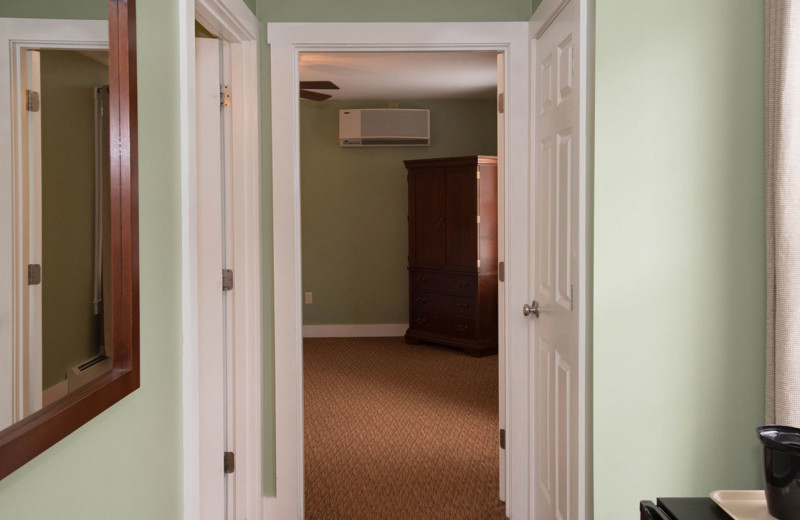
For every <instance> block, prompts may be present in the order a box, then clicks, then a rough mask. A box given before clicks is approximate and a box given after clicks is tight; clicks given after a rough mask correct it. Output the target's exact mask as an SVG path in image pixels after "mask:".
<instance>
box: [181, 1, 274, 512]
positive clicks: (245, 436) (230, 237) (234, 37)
mask: <svg viewBox="0 0 800 520" xmlns="http://www.w3.org/2000/svg"><path fill="white" fill-rule="evenodd" d="M178 7H179V12H180V19H179V28H180V35H181V45H180V78H181V184H182V190H181V191H182V200H181V213H182V293H183V319H182V321H183V383H182V386H183V453H184V465H183V466H184V468H183V470H184V471H183V477H184V478H183V483H184V484H183V487H184V514H183V517H184V519H186V520H196V519H197V518H201V515H203V514H206V511H207V507H206V504H207V502H209V501H210V503H212V504H214V503H216V504H217V505H212V506H211V508H214V507H219V504H218V498H219V497H220V496H221V497H224V496H225V494H224V486H221V487H220V486H219V482H220V479H219V474H218V473H215V471H216V468H219V470H220V471H221V468H222V461H223V458H222V452H221V451H220V450H221V447H220V446H219V445H217V443H216V442H215V441H212V440H211V439H209V436H212V437H213V436H217V438H218V434H219V432H220V431H221V432H222V433H223V437H224V434H225V433H226V432H225V430H224V426H223V424H224V419H225V416H224V415H225V414H226V413H227V416H228V418H229V419H230V422H229V425H230V428H231V429H229V430H228V431H227V433H228V439H227V441H228V447H229V449H230V448H231V447H232V448H233V450H234V452H235V454H236V464H235V466H236V468H235V472H234V475H235V479H236V485H235V486H233V488H234V490H232V492H233V493H235V495H229V497H228V503H229V507H232V508H233V509H232V510H231V511H232V512H231V514H232V515H233V517H235V518H236V519H237V520H242V519H245V518H247V519H259V518H261V508H262V485H261V384H262V381H261V342H262V339H261V232H260V221H261V209H260V208H261V201H260V192H261V188H260V175H261V172H260V171H259V153H260V152H259V146H260V141H259V116H258V108H259V103H258V99H259V90H258V78H259V70H258V69H259V68H258V34H259V23H258V20H257V19H256V18H255V15H254V14H253V13H252V11H250V9H249V8H248V7H247V6H246V5H245V4H244V2H243V1H242V0H179V4H178ZM195 20H197V21H199V22H200V23H202V24H203V26H204V27H206V28H207V29H209V30H210V31H211V32H212V33H214V34H215V35H217V37H219V38H220V40H222V41H224V42H229V43H230V45H229V48H230V62H229V63H230V67H229V73H230V76H231V79H230V87H231V99H232V102H231V106H230V107H228V110H229V112H230V116H229V119H227V120H226V126H225V130H226V133H225V135H226V141H225V143H226V148H228V150H229V153H228V154H226V157H228V158H229V159H230V160H229V162H228V163H227V166H228V168H229V170H230V174H231V175H230V178H229V179H228V180H227V183H226V198H225V200H226V211H227V215H228V217H227V218H228V219H229V220H228V223H229V227H228V229H227V233H226V234H225V239H226V244H227V246H228V252H229V253H230V256H229V257H228V258H227V259H226V260H227V264H228V266H229V267H232V268H233V271H234V273H235V275H234V278H235V283H234V290H233V291H231V292H230V293H228V294H227V295H226V296H225V299H226V300H225V304H226V306H227V310H229V311H231V312H230V313H229V322H228V324H229V327H228V329H227V330H226V331H224V335H225V337H226V338H227V340H228V342H229V345H231V346H232V347H234V348H233V351H232V352H231V353H230V354H229V356H228V358H227V361H228V365H227V373H228V376H229V379H228V381H229V383H230V385H229V386H228V392H227V399H225V400H223V399H222V395H223V393H224V391H225V388H224V386H223V378H222V377H218V376H215V377H216V378H215V379H213V380H211V381H209V380H208V378H207V377H206V376H205V374H206V373H207V372H208V371H216V372H219V373H220V374H221V365H222V362H223V358H221V357H216V356H214V357H213V358H212V356H206V355H205V354H204V352H203V351H202V350H201V349H200V348H199V341H200V340H201V338H205V337H206V336H207V334H206V331H207V327H210V329H211V330H212V331H213V329H215V327H217V324H219V323H221V319H222V315H221V314H220V315H217V317H216V318H215V319H214V320H210V319H207V320H204V319H203V318H202V316H201V306H202V304H201V286H202V285H203V284H205V283H206V282H205V281H202V280H201V277H200V269H201V265H200V263H201V262H200V260H201V256H203V255H201V254H200V248H201V244H200V240H201V239H202V235H203V234H204V230H202V227H201V226H202V223H201V221H200V218H201V217H202V215H203V214H204V213H205V212H206V210H207V208H206V205H205V203H204V202H203V200H201V197H202V196H204V195H203V193H202V191H203V189H202V188H201V187H200V178H199V177H198V175H199V174H200V172H199V171H198V158H197V155H196V154H197V152H198V149H200V148H202V145H201V144H200V142H202V141H205V140H207V139H208V137H207V136H204V135H203V134H205V132H206V130H207V129H209V128H211V131H212V132H213V131H214V129H213V127H207V126H206V125H204V126H199V125H198V121H199V120H198V118H197V114H196V104H197V96H196V94H197V93H196V85H195V81H196V74H195V69H196V67H195V34H194V33H195ZM214 90H215V103H216V105H215V106H216V112H215V113H216V130H217V131H219V129H220V117H219V114H220V113H219V81H218V80H217V84H216V87H215V88H214ZM211 140H213V138H211ZM219 146H220V142H219V140H217V141H216V147H217V149H219ZM216 164H217V167H218V168H219V162H218V163H216ZM217 181H218V182H217V183H216V188H217V193H218V194H219V191H220V189H221V186H222V185H221V182H220V181H219V178H217ZM220 201H221V199H217V205H218V206H219V203H220ZM212 209H213V207H212ZM217 226H218V227H219V226H220V221H219V220H218V221H217ZM217 244H220V242H218V243H217ZM217 261H218V263H219V265H220V269H221V264H222V263H221V259H220V257H217ZM209 273H210V270H209ZM211 276H212V278H211V280H212V281H213V282H214V283H216V284H217V285H218V286H219V290H220V292H216V293H215V294H216V301H217V302H218V303H221V301H222V298H223V297H222V295H221V271H220V270H218V271H216V272H214V273H213V274H211ZM210 294H211V293H210V292H209V295H210ZM211 297H212V298H213V296H211ZM217 310H218V311H221V310H222V305H221V304H220V305H218V306H217ZM208 385H217V386H216V387H215V388H214V389H211V388H206V387H207V386H208ZM217 396H219V397H217ZM209 397H210V399H208V398H209ZM220 400H222V402H223V405H224V404H225V401H227V411H226V412H225V411H220V414H219V415H218V416H214V419H215V420H216V421H217V422H218V426H215V427H214V428H212V429H211V430H209V431H206V429H204V428H203V427H202V426H201V421H202V420H204V417H211V415H210V412H209V410H207V408H209V407H210V408H213V409H217V410H219V409H220V408H219V402H220ZM223 407H224V406H223ZM231 443H232V446H231ZM202 460H207V461H209V464H206V465H205V466H204V465H203V464H201V461H202ZM215 481H216V484H214V482H215ZM205 489H214V490H215V491H214V492H212V493H211V494H210V495H209V494H206V493H205V492H204V491H203V490H205ZM223 501H224V500H223ZM222 507H224V504H223V506H222ZM217 518H222V517H221V516H220V517H217Z"/></svg>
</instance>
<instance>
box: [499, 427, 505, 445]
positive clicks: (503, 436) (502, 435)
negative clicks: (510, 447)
mask: <svg viewBox="0 0 800 520" xmlns="http://www.w3.org/2000/svg"><path fill="white" fill-rule="evenodd" d="M500 449H501V450H504V449H506V430H505V428H501V429H500Z"/></svg>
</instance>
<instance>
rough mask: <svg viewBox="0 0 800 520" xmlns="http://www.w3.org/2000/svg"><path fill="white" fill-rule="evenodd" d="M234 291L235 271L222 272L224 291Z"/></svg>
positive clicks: (226, 270) (225, 270) (224, 270)
mask: <svg viewBox="0 0 800 520" xmlns="http://www.w3.org/2000/svg"><path fill="white" fill-rule="evenodd" d="M231 289H233V269H223V270H222V290H223V291H230V290H231Z"/></svg>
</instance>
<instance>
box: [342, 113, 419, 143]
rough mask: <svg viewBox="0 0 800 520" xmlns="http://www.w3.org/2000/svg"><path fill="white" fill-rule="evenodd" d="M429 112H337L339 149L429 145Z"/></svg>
mask: <svg viewBox="0 0 800 520" xmlns="http://www.w3.org/2000/svg"><path fill="white" fill-rule="evenodd" d="M430 120H431V118H430V110H419V109H407V108H361V109H353V110H339V146H344V147H364V146H430V144H431V125H430Z"/></svg>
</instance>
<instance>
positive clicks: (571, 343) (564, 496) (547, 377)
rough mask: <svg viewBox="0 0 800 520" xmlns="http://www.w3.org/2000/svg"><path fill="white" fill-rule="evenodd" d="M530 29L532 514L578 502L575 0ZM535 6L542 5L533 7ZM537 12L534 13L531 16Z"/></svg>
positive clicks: (579, 36)
mask: <svg viewBox="0 0 800 520" xmlns="http://www.w3.org/2000/svg"><path fill="white" fill-rule="evenodd" d="M547 4H549V5H545V6H543V7H544V8H545V9H548V8H549V11H547V10H545V11H544V12H543V13H539V16H541V17H543V18H544V20H545V21H544V22H543V23H542V24H541V25H540V26H539V27H538V30H537V32H536V33H534V34H533V36H534V37H535V41H534V44H533V52H532V56H531V58H532V66H531V71H532V83H533V102H532V114H533V121H532V123H533V136H532V143H533V145H532V150H533V175H534V184H533V192H532V194H531V197H532V198H531V201H532V204H531V207H532V212H531V220H532V228H533V230H534V236H535V238H534V240H533V241H531V248H532V250H531V258H532V259H533V263H532V265H531V278H530V280H531V287H530V291H531V297H532V298H535V299H536V300H537V301H538V304H539V312H540V313H541V314H540V317H539V318H538V319H535V318H533V317H531V353H532V360H531V361H532V367H533V374H534V380H533V381H534V385H533V395H534V399H533V400H532V402H531V405H532V410H531V416H532V418H533V437H534V444H533V452H532V457H533V461H534V462H533V483H532V486H533V487H532V493H533V502H534V508H533V511H532V512H533V517H534V518H554V519H558V520H572V519H577V520H584V519H585V518H587V516H586V515H587V504H586V482H587V478H588V476H587V474H586V436H585V430H586V424H587V420H586V419H587V416H586V410H587V389H586V338H585V323H586V321H585V320H586V306H585V296H586V293H587V291H586V287H585V283H586V276H585V275H586V273H585V269H586V234H585V233H586V226H585V222H586V220H585V219H586V213H585V206H586V198H585V197H586V168H585V149H586V132H585V129H586V126H585V106H586V105H585V95H586V89H585V82H584V77H583V76H584V71H585V68H584V67H585V65H584V60H585V52H584V51H585V47H584V46H583V41H582V40H583V38H584V37H585V32H583V31H582V30H581V17H580V9H581V8H582V4H581V3H580V2H579V0H568V1H560V2H547ZM540 9H541V7H540ZM534 18H536V16H535V17H534Z"/></svg>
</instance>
